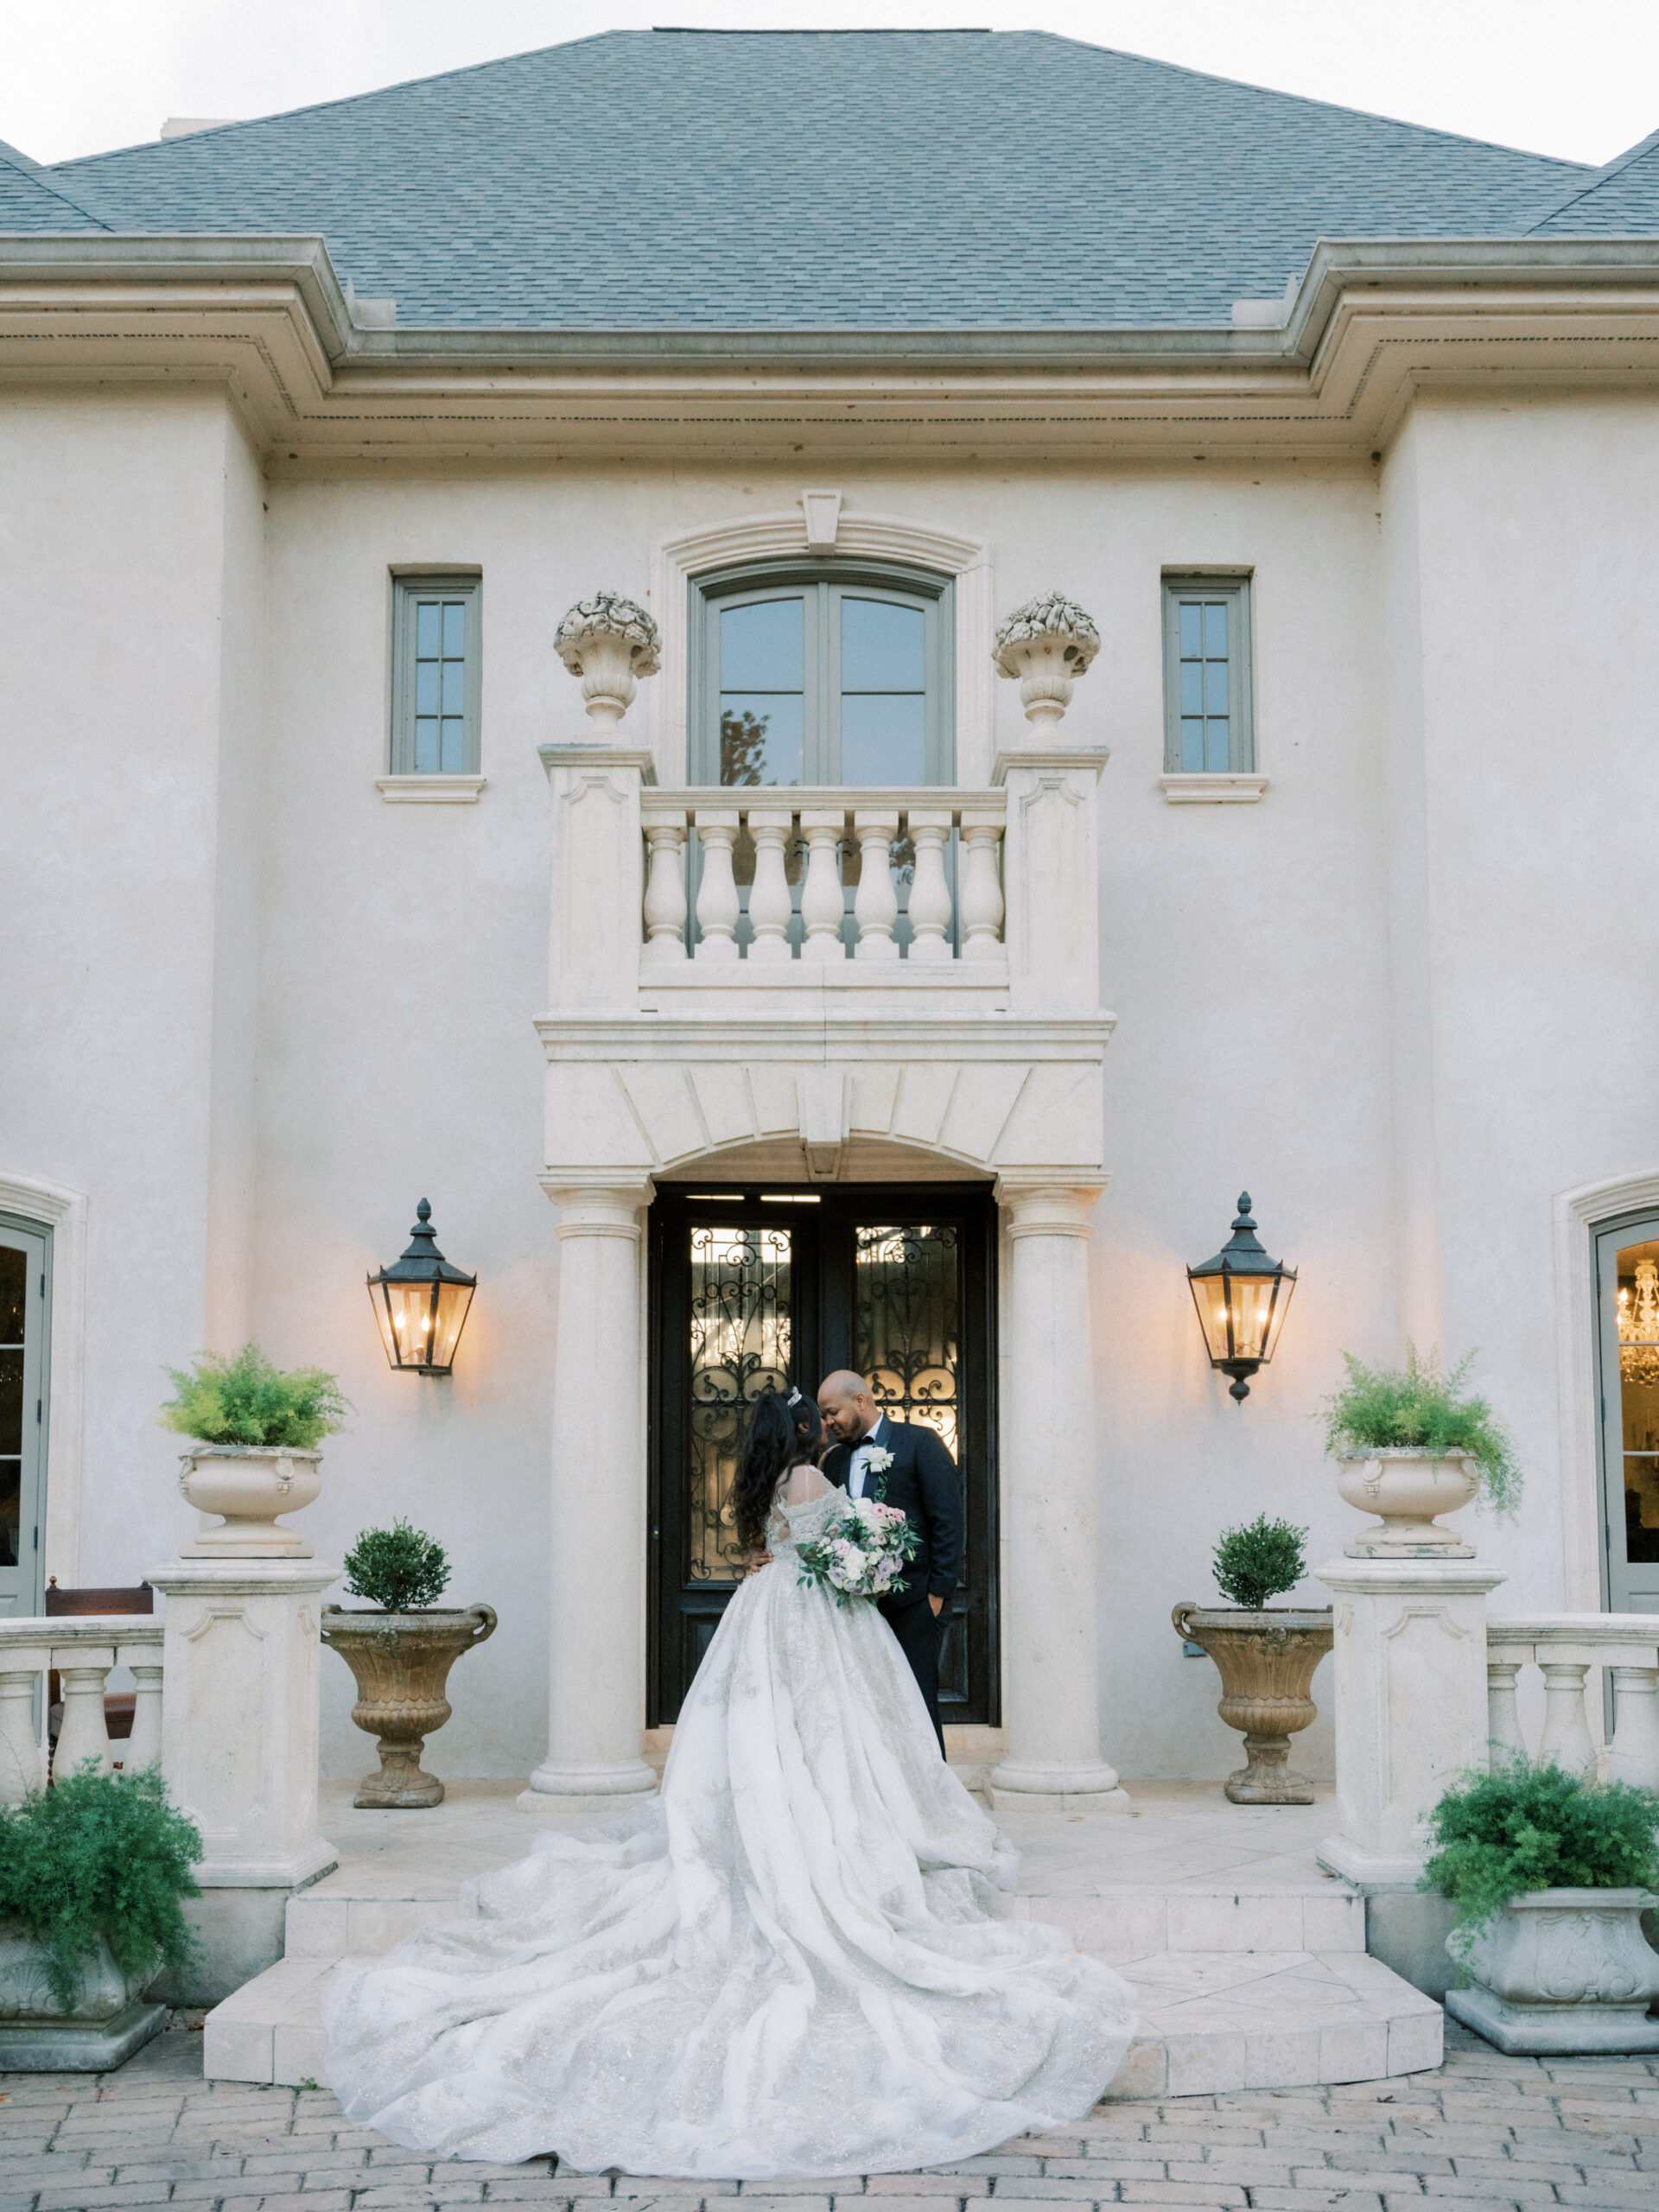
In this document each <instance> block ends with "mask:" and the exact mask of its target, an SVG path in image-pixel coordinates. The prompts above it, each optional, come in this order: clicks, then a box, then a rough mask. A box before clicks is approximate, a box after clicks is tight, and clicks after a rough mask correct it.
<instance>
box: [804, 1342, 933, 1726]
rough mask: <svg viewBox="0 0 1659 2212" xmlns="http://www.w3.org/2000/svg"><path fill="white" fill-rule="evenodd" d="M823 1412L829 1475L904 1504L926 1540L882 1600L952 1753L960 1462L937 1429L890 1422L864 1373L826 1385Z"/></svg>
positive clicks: (852, 1488)
mask: <svg viewBox="0 0 1659 2212" xmlns="http://www.w3.org/2000/svg"><path fill="white" fill-rule="evenodd" d="M818 1411H819V1412H820V1413H821V1414H823V1425H824V1427H826V1428H827V1429H828V1430H829V1433H830V1434H831V1435H832V1436H833V1437H835V1439H836V1442H835V1443H834V1444H833V1445H832V1446H831V1447H830V1449H829V1451H828V1452H825V1454H824V1457H823V1471H824V1473H825V1474H826V1475H827V1476H828V1477H829V1480H830V1481H831V1482H832V1483H836V1484H839V1485H840V1487H841V1488H842V1490H844V1491H846V1492H847V1493H848V1495H849V1497H864V1496H865V1495H866V1494H867V1493H868V1495H869V1496H871V1497H876V1496H878V1495H879V1496H880V1497H881V1498H882V1499H883V1500H884V1501H885V1502H886V1503H887V1504H888V1505H896V1506H898V1507H899V1509H900V1510H902V1511H903V1512H904V1513H905V1514H906V1516H908V1518H909V1521H910V1525H911V1527H912V1529H914V1530H915V1532H916V1534H917V1535H918V1536H919V1537H920V1538H921V1540H922V1541H921V1548H920V1550H919V1551H918V1553H917V1554H916V1556H915V1558H914V1559H913V1560H911V1562H910V1564H909V1566H908V1567H906V1569H905V1587H904V1588H903V1589H902V1590H900V1591H897V1592H894V1593H893V1595H892V1596H890V1597H887V1598H879V1599H877V1600H876V1603H877V1605H879V1606H880V1610H881V1612H882V1614H883V1615H884V1616H885V1618H886V1620H887V1626H888V1627H889V1628H890V1629H891V1630H893V1634H894V1635H895V1636H896V1637H898V1639H899V1648H900V1649H902V1650H903V1652H904V1655H905V1656H906V1659H907V1660H909V1662H910V1671H911V1672H912V1675H915V1677H916V1681H917V1684H918V1688H920V1690H921V1693H922V1695H923V1697H924V1698H925V1700H927V1711H928V1717H929V1719H931V1721H932V1723H933V1732H934V1733H935V1735H937V1736H938V1739H939V1753H940V1756H941V1757H943V1756H944V1729H943V1728H942V1727H941V1726H940V1725H939V1642H940V1638H941V1637H942V1636H943V1634H944V1628H943V1624H942V1622H941V1618H940V1616H941V1615H942V1614H943V1613H944V1606H945V1600H946V1599H948V1598H949V1597H950V1592H952V1591H953V1590H954V1589H955V1588H956V1586H957V1576H958V1574H959V1573H960V1572H961V1568H962V1553H963V1538H964V1535H965V1533H966V1531H965V1523H964V1518H963V1509H962V1484H961V1483H960V1482H959V1481H958V1480H957V1465H956V1462H955V1460H954V1459H952V1458H951V1457H950V1453H949V1452H947V1451H946V1449H945V1447H944V1445H943V1443H941V1441H940V1440H939V1438H938V1434H937V1433H935V1431H934V1430H932V1429H931V1428H925V1427H923V1426H922V1425H921V1423H920V1422H919V1421H889V1420H888V1419H887V1415H886V1414H884V1413H883V1412H882V1410H881V1408H880V1406H878V1405H877V1404H876V1402H875V1400H874V1398H873V1397H872V1396H871V1395H870V1386H869V1384H868V1383H867V1382H866V1381H865V1379H864V1377H863V1376H861V1375H854V1374H852V1373H851V1372H850V1371H849V1370H848V1369H846V1368H842V1369H839V1370H837V1371H836V1373H835V1374H834V1375H827V1376H825V1377H824V1379H823V1382H822V1383H819V1385H818ZM871 1452H891V1453H892V1454H893V1464H892V1465H891V1466H890V1467H888V1468H887V1471H886V1472H885V1473H883V1474H879V1475H873V1474H871V1473H870V1472H869V1459H870V1454H871Z"/></svg>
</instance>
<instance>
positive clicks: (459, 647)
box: [443, 605, 467, 660]
mask: <svg viewBox="0 0 1659 2212" xmlns="http://www.w3.org/2000/svg"><path fill="white" fill-rule="evenodd" d="M466 651H467V609H466V608H465V607H456V606H454V605H451V606H448V607H445V608H444V610H443V652H444V658H445V659H446V660H459V659H460V658H461V656H462V655H463V654H464V653H465V652H466Z"/></svg>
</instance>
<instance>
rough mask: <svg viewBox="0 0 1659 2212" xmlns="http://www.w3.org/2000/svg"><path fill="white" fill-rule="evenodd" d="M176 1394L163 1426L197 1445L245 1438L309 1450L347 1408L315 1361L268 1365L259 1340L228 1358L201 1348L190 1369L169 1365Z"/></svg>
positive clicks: (165, 1410) (279, 1447) (329, 1432)
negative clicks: (285, 1366) (283, 1368)
mask: <svg viewBox="0 0 1659 2212" xmlns="http://www.w3.org/2000/svg"><path fill="white" fill-rule="evenodd" d="M167 1371H168V1375H169V1376H170V1377H171V1378H172V1383H173V1391H174V1395H173V1396H172V1397H171V1398H169V1399H168V1402H167V1403H166V1404H165V1405H164V1406H163V1407H162V1410H161V1414H160V1416H159V1418H160V1420H161V1424H162V1427H163V1428H170V1429H173V1430H175V1431H176V1432H177V1433H178V1434H179V1435H181V1436H191V1437H194V1438H195V1439H196V1440H197V1442H198V1443H201V1444H244V1445H251V1446H255V1447H257V1448H263V1449H264V1450H266V1451H272V1450H282V1449H283V1448H286V1449H288V1450H289V1451H293V1452H309V1451H310V1450H311V1449H312V1448H313V1447H314V1446H315V1445H317V1444H318V1443H320V1442H321V1440H322V1439H323V1438H324V1437H325V1436H330V1435H332V1434H333V1433H334V1431H335V1430H336V1429H337V1428H340V1427H342V1426H343V1424H344V1422H345V1419H346V1414H348V1413H349V1412H350V1411H351V1409H352V1408H351V1406H350V1403H349V1402H348V1401H347V1400H346V1399H345V1398H343V1397H342V1396H341V1395H340V1385H339V1384H338V1383H336V1382H335V1380H334V1376H332V1375H327V1374H325V1373H324V1371H323V1370H322V1369H321V1368H320V1367H296V1368H293V1369H291V1370H289V1372H288V1373H287V1374H283V1372H282V1371H281V1370H279V1369H277V1368H276V1367H273V1366H272V1364H271V1363H270V1360H269V1359H267V1358H266V1357H265V1355H264V1352H262V1351H260V1349H259V1347H258V1345H257V1344H244V1345H243V1347H242V1349H241V1351H239V1352H238V1353H237V1355H236V1357H234V1358H233V1359H226V1358H223V1357H220V1356H219V1354H217V1353H215V1352H210V1351H206V1352H203V1353H202V1354H201V1355H200V1357H199V1358H198V1359H197V1361H196V1363H195V1364H194V1366H193V1367H189V1368H176V1367H169V1368H168V1370H167Z"/></svg>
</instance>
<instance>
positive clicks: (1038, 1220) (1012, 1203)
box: [996, 1167, 1111, 1236]
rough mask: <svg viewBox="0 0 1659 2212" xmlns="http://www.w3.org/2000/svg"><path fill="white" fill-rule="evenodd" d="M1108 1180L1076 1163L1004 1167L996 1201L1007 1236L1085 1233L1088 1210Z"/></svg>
mask: <svg viewBox="0 0 1659 2212" xmlns="http://www.w3.org/2000/svg"><path fill="white" fill-rule="evenodd" d="M1110 1180H1111V1178H1110V1176H1109V1175H1103V1174H1100V1173H1090V1171H1089V1170H1087V1169H1079V1168H1076V1167H1070V1168H1067V1167H1005V1168H1004V1169H1003V1170H1002V1172H1001V1174H999V1175H998V1177H997V1179H996V1203H997V1204H998V1205H999V1206H1001V1208H1002V1210H1003V1211H1004V1212H1005V1213H1006V1214H1007V1226H1008V1234H1009V1236H1088V1235H1089V1234H1090V1226H1091V1224H1090V1220H1089V1215H1090V1210H1091V1209H1092V1207H1093V1206H1094V1204H1095V1201H1096V1198H1099V1196H1100V1194H1101V1192H1103V1190H1104V1189H1105V1188H1106V1185H1107V1184H1108V1183H1109V1182H1110Z"/></svg>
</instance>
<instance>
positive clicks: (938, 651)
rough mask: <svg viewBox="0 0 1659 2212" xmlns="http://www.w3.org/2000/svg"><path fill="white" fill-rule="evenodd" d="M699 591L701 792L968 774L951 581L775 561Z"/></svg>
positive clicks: (695, 604)
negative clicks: (954, 680) (961, 764)
mask: <svg viewBox="0 0 1659 2212" xmlns="http://www.w3.org/2000/svg"><path fill="white" fill-rule="evenodd" d="M690 590H691V610H690V612H691V625H690V627H691V662H690V708H691V717H690V719H691V747H690V771H691V776H690V780H691V781H692V782H693V783H694V784H726V785H785V786H786V785H827V784H842V785H856V786H866V787H868V786H871V785H874V786H877V787H880V786H888V787H892V786H912V787H913V786H916V785H927V784H950V783H951V782H953V781H954V780H955V777H956V765H957V764H956V715H955V703H954V701H953V699H952V696H951V672H952V668H953V665H954V660H955V652H956V637H955V622H954V607H953V605H952V588H951V581H950V578H949V577H948V576H939V575H931V574H929V573H928V572H926V571H925V570H912V569H901V568H896V567H893V566H890V565H888V564H887V563H879V562H874V561H859V560H841V561H836V562H834V563H828V564H826V563H815V562H806V561H776V562H770V563H765V564H763V565H760V566H749V567H745V568H742V569H728V570H722V571H720V572H718V573H716V574H714V575H702V576H698V577H695V578H694V579H693V580H692V582H691V586H690Z"/></svg>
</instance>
